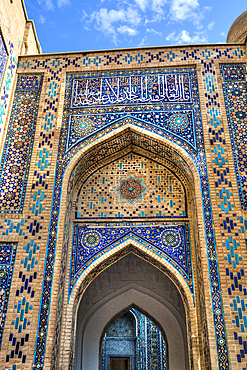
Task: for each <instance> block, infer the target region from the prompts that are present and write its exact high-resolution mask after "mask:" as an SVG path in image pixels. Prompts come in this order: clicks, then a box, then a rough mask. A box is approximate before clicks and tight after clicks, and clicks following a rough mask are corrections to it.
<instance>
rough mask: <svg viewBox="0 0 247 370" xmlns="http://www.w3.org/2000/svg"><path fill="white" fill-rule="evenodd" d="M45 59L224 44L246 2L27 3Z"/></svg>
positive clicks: (76, 0) (29, 0)
mask: <svg viewBox="0 0 247 370" xmlns="http://www.w3.org/2000/svg"><path fill="white" fill-rule="evenodd" d="M25 3H26V8H27V13H28V16H29V18H30V19H33V20H34V21H35V25H36V30H37V33H38V38H39V41H40V43H41V46H42V49H43V52H44V53H52V52H67V51H83V50H96V49H114V48H129V47H139V46H159V45H178V44H182V45H184V44H200V43H223V42H225V41H226V36H227V33H228V31H229V28H230V26H231V24H232V23H233V21H234V20H235V19H236V18H237V17H238V16H239V15H240V14H241V13H243V12H244V11H246V10H247V3H246V0H235V1H232V0H231V1H230V0H224V1H222V0H207V1H206V0H87V1H85V0H26V1H25Z"/></svg>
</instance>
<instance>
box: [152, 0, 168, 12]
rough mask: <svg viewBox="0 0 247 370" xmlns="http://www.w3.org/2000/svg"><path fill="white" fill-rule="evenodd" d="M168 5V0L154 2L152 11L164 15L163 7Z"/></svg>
mask: <svg viewBox="0 0 247 370" xmlns="http://www.w3.org/2000/svg"><path fill="white" fill-rule="evenodd" d="M165 4H166V0H152V10H154V11H156V12H159V13H162V14H163V9H162V8H163V6H164V5H165Z"/></svg>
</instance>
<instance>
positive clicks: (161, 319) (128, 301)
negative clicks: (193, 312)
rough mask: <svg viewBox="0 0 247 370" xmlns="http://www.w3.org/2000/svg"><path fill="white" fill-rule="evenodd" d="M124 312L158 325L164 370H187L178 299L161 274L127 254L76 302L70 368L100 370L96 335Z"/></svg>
mask: <svg viewBox="0 0 247 370" xmlns="http://www.w3.org/2000/svg"><path fill="white" fill-rule="evenodd" d="M130 308H134V309H136V310H137V311H138V312H140V313H143V314H144V315H145V316H146V317H148V318H149V320H151V321H152V322H155V323H158V326H159V328H160V330H161V332H162V333H164V336H165V338H166V340H167V349H166V353H167V355H166V356H167V357H166V358H167V360H166V361H167V365H168V364H169V369H170V370H173V369H174V370H175V369H178V368H179V369H181V370H188V369H189V364H188V344H187V329H186V314H185V310H184V304H183V301H182V299H181V296H180V294H179V292H178V290H177V288H176V286H175V284H174V283H173V282H172V281H171V280H170V279H169V278H168V277H167V276H166V275H165V274H164V273H162V272H161V271H159V270H158V269H157V268H155V267H154V266H152V265H150V264H149V263H147V262H146V261H144V260H142V259H141V258H139V257H137V256H135V255H134V254H132V253H130V254H128V255H127V256H126V257H124V258H122V259H120V260H118V261H117V262H115V263H114V264H113V265H111V266H110V267H108V268H107V269H106V270H105V271H103V272H102V273H101V274H100V275H99V276H98V277H97V278H96V279H95V280H94V281H93V282H92V283H91V284H90V285H89V287H88V288H87V290H86V291H85V293H84V295H83V297H82V299H81V302H80V306H79V309H78V314H77V329H76V333H77V334H76V351H75V369H76V370H81V369H87V370H93V369H100V368H101V366H102V356H101V349H102V335H103V336H104V333H105V332H106V328H108V327H109V323H112V322H114V321H115V319H116V318H117V317H119V316H121V314H122V313H123V312H126V310H129V309H130ZM178 344H179V345H178ZM96 353H97V356H96V355H95V354H96ZM150 368H151V367H150ZM167 368H168V366H167ZM134 369H135V368H134ZM105 370H106V369H105ZM107 370H108V369H107Z"/></svg>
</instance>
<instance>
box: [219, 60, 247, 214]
mask: <svg viewBox="0 0 247 370" xmlns="http://www.w3.org/2000/svg"><path fill="white" fill-rule="evenodd" d="M245 69H246V67H245V66H244V65H243V64H223V65H221V76H222V86H223V93H224V98H225V104H226V112H227V118H228V126H229V131H230V136H231V143H232V153H233V158H234V165H235V172H236V178H237V182H238V191H239V197H240V201H241V204H242V207H243V209H247V154H246V144H247V133H246V127H247V93H246V88H247V83H246V81H245Z"/></svg>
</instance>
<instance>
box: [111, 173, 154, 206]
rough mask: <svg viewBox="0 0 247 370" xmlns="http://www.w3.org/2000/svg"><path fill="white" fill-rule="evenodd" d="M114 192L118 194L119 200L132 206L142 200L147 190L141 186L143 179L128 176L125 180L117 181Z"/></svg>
mask: <svg viewBox="0 0 247 370" xmlns="http://www.w3.org/2000/svg"><path fill="white" fill-rule="evenodd" d="M114 190H115V191H116V192H117V193H118V194H119V200H126V201H127V202H129V203H130V204H133V203H134V202H135V201H136V200H142V199H143V197H144V193H145V191H147V188H146V186H144V185H143V179H136V178H135V177H133V176H129V177H128V178H127V179H121V180H119V186H118V187H117V188H116V189H114Z"/></svg>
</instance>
